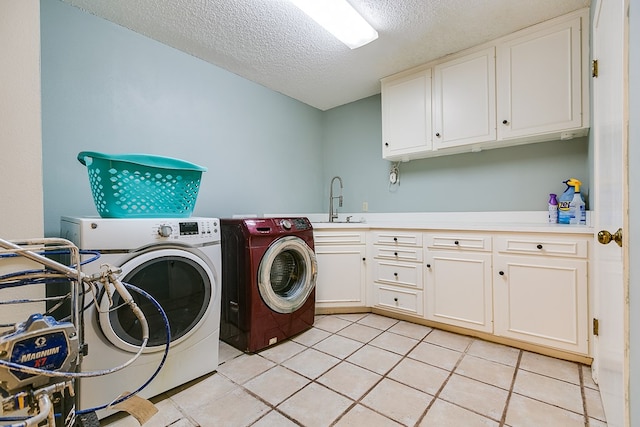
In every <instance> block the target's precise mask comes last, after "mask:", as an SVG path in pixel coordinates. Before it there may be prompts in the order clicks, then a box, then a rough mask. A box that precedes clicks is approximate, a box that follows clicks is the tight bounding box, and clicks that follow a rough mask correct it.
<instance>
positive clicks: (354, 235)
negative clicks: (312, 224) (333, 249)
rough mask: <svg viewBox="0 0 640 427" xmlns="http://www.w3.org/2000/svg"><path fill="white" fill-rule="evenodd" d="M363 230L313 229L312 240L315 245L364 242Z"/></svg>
mask: <svg viewBox="0 0 640 427" xmlns="http://www.w3.org/2000/svg"><path fill="white" fill-rule="evenodd" d="M365 235H366V233H365V232H364V231H314V232H313V240H314V243H315V244H316V245H324V244H326V245H340V244H345V245H346V244H349V245H353V244H356V245H358V244H364V243H365V242H366V238H365Z"/></svg>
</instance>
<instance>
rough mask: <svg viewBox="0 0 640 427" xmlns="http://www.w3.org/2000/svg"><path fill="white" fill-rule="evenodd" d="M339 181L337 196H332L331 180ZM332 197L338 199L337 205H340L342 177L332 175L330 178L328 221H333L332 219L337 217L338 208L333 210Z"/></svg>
mask: <svg viewBox="0 0 640 427" xmlns="http://www.w3.org/2000/svg"><path fill="white" fill-rule="evenodd" d="M336 179H337V180H338V181H339V182H340V195H339V196H338V197H334V196H333V182H334V181H335V180H336ZM333 199H338V206H340V207H342V178H340V177H339V176H334V177H333V178H332V179H331V189H330V190H329V222H333V220H334V219H337V218H338V209H336V210H335V212H334V211H333Z"/></svg>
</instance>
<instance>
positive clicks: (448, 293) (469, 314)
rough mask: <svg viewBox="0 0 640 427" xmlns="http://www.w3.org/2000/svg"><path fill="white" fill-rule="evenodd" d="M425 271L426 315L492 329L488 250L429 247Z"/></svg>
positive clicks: (449, 321) (445, 321)
mask: <svg viewBox="0 0 640 427" xmlns="http://www.w3.org/2000/svg"><path fill="white" fill-rule="evenodd" d="M425 271H426V278H425V289H426V292H425V299H426V303H425V306H426V317H427V319H429V320H433V321H436V322H441V323H446V324H450V325H455V326H461V327H465V328H469V329H475V330H478V331H484V332H492V331H493V312H492V293H491V254H488V253H487V254H479V253H459V252H458V253H456V252H447V251H431V252H429V253H428V254H427V257H426V264H425Z"/></svg>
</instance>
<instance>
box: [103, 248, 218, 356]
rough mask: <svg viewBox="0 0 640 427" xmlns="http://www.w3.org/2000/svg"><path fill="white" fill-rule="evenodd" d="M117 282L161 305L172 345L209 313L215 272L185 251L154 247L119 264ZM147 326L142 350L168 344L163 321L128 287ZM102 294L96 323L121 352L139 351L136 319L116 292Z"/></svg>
mask: <svg viewBox="0 0 640 427" xmlns="http://www.w3.org/2000/svg"><path fill="white" fill-rule="evenodd" d="M120 267H121V268H122V274H121V275H120V280H121V281H122V282H125V283H129V284H131V285H134V286H136V287H138V288H141V289H142V290H144V291H146V292H147V293H149V294H150V295H151V296H152V297H153V298H154V299H155V300H156V301H158V303H159V304H160V306H162V308H163V310H164V311H165V313H166V315H167V317H168V319H169V326H170V331H171V344H172V345H174V344H177V343H179V342H180V341H182V340H184V339H186V338H187V337H188V336H189V335H190V334H191V333H192V332H193V331H195V330H196V329H197V328H198V325H199V324H200V323H201V322H202V321H203V320H204V318H205V317H206V316H208V315H209V311H210V306H211V304H212V302H211V301H212V299H211V295H212V286H215V283H213V281H214V280H215V276H214V273H213V272H212V269H211V267H210V266H209V265H208V264H207V262H206V261H205V260H204V259H203V258H201V257H199V256H198V255H196V254H194V253H192V252H190V251H188V250H187V249H184V250H183V249H180V250H178V249H159V250H158V249H156V250H150V251H148V252H145V253H142V254H139V255H136V256H134V257H133V258H131V259H130V260H128V261H127V262H125V263H124V264H123V265H122V266H120ZM129 292H130V293H131V295H132V296H133V298H134V300H135V302H136V304H137V305H138V306H139V307H140V308H141V309H142V312H143V313H144V315H145V317H146V319H147V323H148V324H149V341H148V343H147V348H146V349H145V352H152V351H163V350H164V347H165V345H166V342H167V340H166V326H165V323H164V320H163V318H162V316H161V314H160V312H159V311H158V310H157V308H156V307H155V306H154V305H153V303H152V302H151V301H149V299H148V298H146V297H144V296H143V295H142V294H140V293H139V292H135V291H134V290H131V289H130V290H129ZM109 307H110V301H109V297H108V296H107V295H106V292H103V293H102V295H101V298H100V314H99V317H98V319H99V323H100V328H101V329H102V332H103V333H104V334H105V336H106V337H107V339H108V340H109V341H110V342H111V343H112V344H114V345H115V346H117V347H118V348H121V349H123V350H127V351H130V352H137V351H138V349H139V346H140V344H141V343H142V329H141V327H140V321H139V320H138V319H137V318H136V316H135V315H134V314H133V312H132V311H131V309H130V308H129V307H128V306H127V305H126V304H125V303H124V300H123V299H122V298H121V297H120V295H118V294H115V295H114V296H113V303H112V304H111V307H112V308H111V309H110V308H109Z"/></svg>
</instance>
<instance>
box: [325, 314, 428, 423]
mask: <svg viewBox="0 0 640 427" xmlns="http://www.w3.org/2000/svg"><path fill="white" fill-rule="evenodd" d="M355 323H357V321H356V322H353V323H352V324H355ZM397 323H398V322H396V323H394V324H393V325H391V326H389V327H388V328H386V329H381V330H380V333H379V334H378V335H376V336H375V337H374V338H372V339H370V340H369V341H368V342H366V343H363V346H362V347H364V346H366V345H372V344H370V343H371V341H373V340H374V339H375V338H377V337H379V336H380V335H382V334H383V333H385V332H389V329H390V328H392V327H393V326H395V325H396V324H397ZM359 324H360V325H363V326H368V325H364V324H362V323H359ZM369 327H373V326H369ZM345 328H346V327H345ZM345 328H343V329H345ZM376 329H377V328H376ZM341 330H342V329H341ZM431 332H433V329H431V330H430V331H429V332H428V333H427V334H426V335H425V336H424V337H422V339H420V340H417V341H418V342H417V343H416V344H415V345H414V346H413V347H412V348H411V349H410V350H409V351H407V353H406V354H405V355H403V356H402V357H401V358H400V360H399V361H398V362H397V363H395V364H394V365H393V366H392V367H391V368H389V369H388V370H387V371H386V372H385V373H384V374H378V373H377V372H375V371H372V370H370V369H368V368H365V367H363V366H359V365H355V364H354V366H359V367H360V368H362V369H366V370H367V371H369V372H373V373H374V374H378V375H380V378H379V379H378V381H376V382H375V383H374V384H373V385H372V386H371V387H369V389H368V390H367V391H365V392H364V393H363V394H362V396H360V397H359V398H358V399H353V403H352V404H351V405H349V407H348V408H346V409H345V410H344V412H343V413H342V414H340V415H339V416H338V417H337V418H336V419H335V420H333V422H332V423H331V424H330V426H335V425H336V423H338V422H339V421H340V420H341V419H342V418H343V417H344V416H345V415H347V413H349V411H350V410H351V409H353V408H354V407H355V406H356V405H358V404H360V405H362V406H363V407H365V408H368V409H370V410H371V411H373V412H375V413H376V414H378V415H380V416H383V417H385V418H387V419H389V420H391V421H393V422H398V421H397V420H394V419H393V418H390V417H388V416H387V415H385V414H383V413H381V412H378V411H377V410H376V409H375V408H371V407H369V406H367V405H365V404H363V403H362V399H364V398H365V397H366V396H367V395H368V394H369V393H371V391H372V390H373V389H374V388H376V387H377V386H378V384H380V383H381V382H382V381H383V380H384V379H385V378H387V374H389V373H390V372H391V371H392V370H393V369H394V368H395V367H396V366H398V365H399V364H400V363H401V362H402V361H403V360H404V359H405V358H406V357H407V354H409V353H410V352H411V351H412V350H413V349H414V348H416V347H417V346H418V345H419V344H420V343H421V342H422V340H423V339H424V338H426V337H427V336H429V334H430V333H431ZM389 333H393V332H389ZM336 334H337V332H336ZM396 335H399V334H396ZM338 336H342V335H338ZM403 336H404V335H403ZM345 338H347V337H345ZM407 338H408V337H407ZM372 346H373V347H376V346H374V345H372ZM362 347H360V348H362ZM360 348H359V349H358V350H360ZM376 348H380V347H376ZM358 350H355V351H354V352H352V353H351V354H350V355H349V356H351V355H352V354H354V353H356V352H357V351H358ZM383 350H384V349H383ZM387 351H388V350H387ZM349 356H347V357H349ZM341 363H351V362H348V361H347V360H346V358H345V359H342V361H341ZM318 378H319V377H318ZM389 380H390V381H393V379H392V378H389ZM314 381H315V380H314ZM325 387H326V386H325ZM330 390H332V391H334V392H336V393H338V394H340V395H341V396H342V395H343V394H342V393H340V392H338V391H336V390H333V389H330ZM347 397H349V396H347ZM349 399H351V398H350V397H349Z"/></svg>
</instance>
